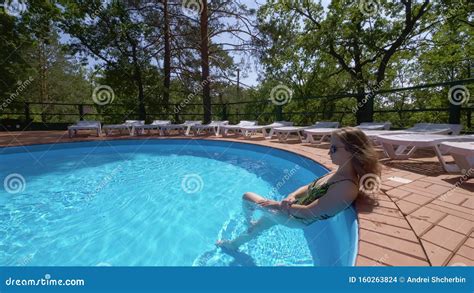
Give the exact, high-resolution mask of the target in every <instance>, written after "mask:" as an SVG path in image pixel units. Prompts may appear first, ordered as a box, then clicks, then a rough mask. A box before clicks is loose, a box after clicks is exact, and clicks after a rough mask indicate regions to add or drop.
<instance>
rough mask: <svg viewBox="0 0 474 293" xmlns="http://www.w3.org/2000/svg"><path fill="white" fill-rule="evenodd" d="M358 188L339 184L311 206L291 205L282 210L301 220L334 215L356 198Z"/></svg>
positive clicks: (342, 183) (348, 183)
mask: <svg viewBox="0 0 474 293" xmlns="http://www.w3.org/2000/svg"><path fill="white" fill-rule="evenodd" d="M358 192H359V191H358V188H357V186H356V185H354V184H353V183H351V182H340V183H338V184H335V185H333V186H331V187H330V188H329V190H328V191H327V194H326V195H325V196H323V197H322V198H320V199H318V200H315V201H314V202H312V203H311V204H309V205H307V206H305V205H298V204H293V205H291V206H288V208H284V209H285V210H286V211H287V212H288V213H289V214H290V215H293V216H295V217H298V218H303V219H312V218H318V217H321V216H325V215H334V214H336V213H338V212H339V211H341V210H343V209H345V208H346V207H348V206H349V205H350V204H351V203H352V202H353V201H354V200H355V199H356V198H357V194H358Z"/></svg>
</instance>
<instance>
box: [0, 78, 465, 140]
mask: <svg viewBox="0 0 474 293" xmlns="http://www.w3.org/2000/svg"><path fill="white" fill-rule="evenodd" d="M473 82H474V78H470V79H465V80H457V81H451V82H443V83H433V84H424V85H418V86H412V87H406V88H395V89H388V90H379V91H373V92H370V94H371V95H373V96H375V97H376V98H377V97H384V98H385V99H388V95H391V94H397V95H399V94H400V93H402V94H404V95H405V97H409V96H410V94H409V93H410V92H413V91H415V90H425V89H430V90H431V92H430V93H427V94H442V95H445V94H447V93H446V92H447V91H446V88H447V87H448V86H449V87H452V86H455V85H468V84H471V83H473ZM438 88H441V89H438ZM433 89H434V90H433ZM407 93H408V94H407ZM418 94H419V93H418ZM356 97H357V95H356V94H354V93H340V94H333V95H324V96H306V97H294V98H293V99H292V101H291V103H289V104H286V105H283V106H279V105H274V104H272V102H271V101H269V100H255V101H233V102H227V103H212V104H211V107H212V113H213V119H214V120H231V121H232V122H237V121H238V120H241V119H242V120H244V119H248V120H258V121H259V122H260V123H266V122H270V121H273V120H291V121H293V122H294V123H295V124H309V123H313V122H315V121H317V120H333V121H339V122H340V123H341V124H342V125H354V124H355V115H354V113H353V111H352V109H351V107H349V106H347V105H346V106H345V108H343V109H339V108H338V106H337V105H335V104H334V103H337V101H340V100H344V101H345V102H344V103H346V104H347V102H346V101H348V99H349V100H352V103H353V104H354V102H355V99H354V98H356ZM401 98H402V97H400V99H401ZM446 99H447V96H446ZM473 100H474V99H473ZM317 101H319V102H320V101H325V103H326V104H327V109H324V108H322V107H321V105H320V107H321V108H317V110H311V109H312V108H311V107H313V106H312V104H314V103H315V102H317ZM395 101H396V99H395ZM473 102H474V101H473ZM331 103H332V104H331ZM403 106H404V107H405V108H397V107H394V106H392V107H383V106H382V105H380V106H377V107H376V108H375V109H374V111H373V113H374V120H375V121H391V122H392V124H393V125H394V126H395V128H397V127H398V128H400V127H407V126H410V125H411V124H413V123H416V122H440V123H441V122H446V121H447V120H449V115H450V113H451V112H452V105H449V104H448V106H447V107H436V108H425V107H422V106H417V105H414V104H404V105H403ZM457 106H458V111H460V113H461V116H460V121H459V122H460V123H462V124H463V125H464V126H465V129H467V130H470V131H472V130H473V128H472V125H473V121H472V111H473V110H474V103H472V104H471V103H468V101H466V102H465V103H464V104H463V105H457ZM160 108H161V109H166V111H164V110H159V111H156V112H155V111H149V112H148V113H147V116H146V118H147V120H148V121H151V120H154V119H160V120H173V121H175V122H180V121H183V120H202V115H203V113H202V111H201V110H202V104H201V103H186V104H183V103H178V104H167V105H160ZM51 109H53V111H51ZM135 109H137V106H136V105H134V104H120V103H112V104H108V105H103V106H99V105H97V104H94V103H62V102H43V103H42V102H33V101H27V102H22V103H18V102H12V103H11V104H9V105H8V106H7V107H6V108H5V109H3V108H2V109H1V110H3V111H0V125H1V126H3V128H7V129H9V128H11V126H12V125H13V124H15V123H16V124H17V125H16V126H15V128H17V129H18V128H20V129H50V128H56V129H58V128H59V129H63V128H64V127H65V125H67V124H70V123H72V122H75V121H77V120H84V119H85V120H99V121H102V122H103V123H118V122H123V120H125V119H138V114H137V113H138V111H136V110H135ZM177 109H179V111H177ZM301 109H304V110H303V111H301ZM424 113H430V116H429V117H428V116H427V115H420V114H424ZM418 116H419V117H418ZM427 117H428V119H427ZM421 120H424V121H421ZM426 120H429V121H426ZM18 124H20V127H18ZM0 130H1V127H0Z"/></svg>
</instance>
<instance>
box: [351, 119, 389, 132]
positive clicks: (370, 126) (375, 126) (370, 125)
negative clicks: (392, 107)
mask: <svg viewBox="0 0 474 293" xmlns="http://www.w3.org/2000/svg"><path fill="white" fill-rule="evenodd" d="M391 126H392V123H391V122H388V121H387V122H363V123H361V124H360V125H358V126H357V127H358V128H360V129H364V130H389V129H390V127H391Z"/></svg>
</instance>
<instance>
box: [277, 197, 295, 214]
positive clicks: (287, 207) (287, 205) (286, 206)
mask: <svg viewBox="0 0 474 293" xmlns="http://www.w3.org/2000/svg"><path fill="white" fill-rule="evenodd" d="M292 204H293V201H290V200H288V199H284V200H283V201H282V202H281V203H280V209H281V210H282V211H284V212H286V213H287V214H289V213H290V212H289V210H290V207H291V205H292Z"/></svg>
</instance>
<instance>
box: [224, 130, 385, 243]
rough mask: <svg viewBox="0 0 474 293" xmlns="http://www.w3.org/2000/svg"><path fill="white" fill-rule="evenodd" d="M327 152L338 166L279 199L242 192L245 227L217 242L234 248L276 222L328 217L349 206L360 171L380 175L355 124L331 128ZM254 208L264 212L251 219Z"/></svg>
mask: <svg viewBox="0 0 474 293" xmlns="http://www.w3.org/2000/svg"><path fill="white" fill-rule="evenodd" d="M329 155H330V156H331V160H332V162H333V163H334V164H335V165H337V166H338V168H337V170H336V171H335V172H332V173H329V174H327V175H325V176H323V177H321V178H319V179H317V180H316V181H314V182H312V183H310V184H308V185H305V186H302V187H300V188H298V189H297V190H296V191H294V192H292V193H291V194H289V195H288V197H286V198H285V199H283V200H282V201H274V200H269V199H266V198H264V197H262V196H260V195H258V194H255V193H252V192H246V193H245V194H244V196H243V209H244V214H245V219H246V221H247V224H248V225H249V229H248V230H247V232H246V233H244V234H242V235H240V236H238V237H237V238H236V239H234V240H232V241H228V240H224V241H218V242H217V245H218V246H220V247H224V248H227V249H237V248H238V247H239V246H241V245H242V244H244V243H246V242H248V241H250V240H252V239H253V238H255V237H256V236H257V235H259V234H260V233H262V232H263V231H265V230H267V229H269V228H270V227H272V226H274V225H276V224H281V225H285V226H287V227H290V228H303V227H305V226H308V225H310V224H311V223H313V222H315V221H318V220H324V219H328V218H330V217H332V216H334V215H336V214H337V213H339V212H340V211H343V210H344V209H346V208H347V207H349V206H350V205H351V204H352V202H353V201H354V200H355V199H356V198H357V196H358V194H359V181H360V180H361V178H362V177H363V176H364V175H366V174H370V175H369V176H373V177H372V178H374V177H375V178H378V176H379V175H380V165H379V162H378V157H377V154H376V152H375V150H374V148H373V146H372V143H371V142H370V141H369V139H368V138H367V136H366V135H365V134H364V133H363V132H362V131H361V130H360V129H359V128H355V127H346V128H341V129H338V130H335V131H334V132H333V133H332V135H331V146H330V148H329ZM376 176H377V177H376ZM255 208H261V209H262V210H263V211H264V212H265V213H264V215H263V216H262V217H261V218H260V219H259V220H258V221H256V222H252V221H251V219H252V214H253V211H254V210H255Z"/></svg>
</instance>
